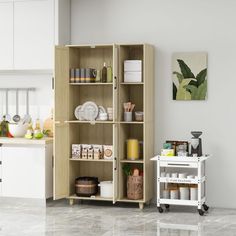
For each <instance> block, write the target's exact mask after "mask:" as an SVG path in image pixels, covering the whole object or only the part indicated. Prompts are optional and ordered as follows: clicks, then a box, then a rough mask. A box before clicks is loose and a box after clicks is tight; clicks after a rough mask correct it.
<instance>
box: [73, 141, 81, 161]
mask: <svg viewBox="0 0 236 236" xmlns="http://www.w3.org/2000/svg"><path fill="white" fill-rule="evenodd" d="M81 149H82V148H81V145H80V144H72V158H73V159H80V158H81V154H82V150H81Z"/></svg>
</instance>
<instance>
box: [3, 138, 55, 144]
mask: <svg viewBox="0 0 236 236" xmlns="http://www.w3.org/2000/svg"><path fill="white" fill-rule="evenodd" d="M51 143H53V138H43V139H26V138H0V144H13V145H14V144H17V145H19V144H21V145H46V144H51Z"/></svg>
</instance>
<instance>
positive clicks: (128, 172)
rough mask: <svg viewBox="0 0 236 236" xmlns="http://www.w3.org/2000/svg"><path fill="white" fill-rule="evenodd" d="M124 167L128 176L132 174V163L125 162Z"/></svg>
mask: <svg viewBox="0 0 236 236" xmlns="http://www.w3.org/2000/svg"><path fill="white" fill-rule="evenodd" d="M122 169H123V171H124V172H125V175H126V176H129V175H132V170H131V165H130V164H124V165H123V167H122Z"/></svg>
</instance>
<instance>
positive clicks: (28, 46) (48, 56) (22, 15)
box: [14, 0, 54, 70]
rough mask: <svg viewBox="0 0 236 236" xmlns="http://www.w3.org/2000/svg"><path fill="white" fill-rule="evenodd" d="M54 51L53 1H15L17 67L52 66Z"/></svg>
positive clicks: (46, 67)
mask: <svg viewBox="0 0 236 236" xmlns="http://www.w3.org/2000/svg"><path fill="white" fill-rule="evenodd" d="M53 52H54V11H53V1H51V0H34V1H32V0H31V1H21V2H15V3H14V67H15V69H18V70H24V69H39V70H40V69H52V68H53Z"/></svg>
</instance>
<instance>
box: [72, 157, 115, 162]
mask: <svg viewBox="0 0 236 236" xmlns="http://www.w3.org/2000/svg"><path fill="white" fill-rule="evenodd" d="M70 161H88V162H111V163H112V162H113V160H105V159H99V160H96V159H74V158H70Z"/></svg>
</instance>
